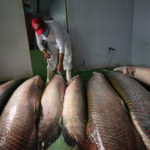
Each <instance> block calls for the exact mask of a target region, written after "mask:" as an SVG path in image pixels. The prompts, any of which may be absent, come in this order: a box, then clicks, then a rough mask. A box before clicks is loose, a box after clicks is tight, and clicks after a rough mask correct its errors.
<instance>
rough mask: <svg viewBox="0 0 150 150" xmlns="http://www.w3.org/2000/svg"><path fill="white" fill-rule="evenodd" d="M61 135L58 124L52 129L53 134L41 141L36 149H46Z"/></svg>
mask: <svg viewBox="0 0 150 150" xmlns="http://www.w3.org/2000/svg"><path fill="white" fill-rule="evenodd" d="M60 133H61V127H60V125H59V124H58V125H57V126H56V127H55V128H54V129H53V132H51V134H50V135H49V136H48V137H47V139H46V140H45V141H42V142H40V143H39V144H38V149H43V150H45V149H47V148H48V147H49V146H50V145H51V144H52V143H54V142H55V141H56V139H57V138H58V137H59V135H60Z"/></svg>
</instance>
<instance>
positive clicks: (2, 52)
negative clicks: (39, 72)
mask: <svg viewBox="0 0 150 150" xmlns="http://www.w3.org/2000/svg"><path fill="white" fill-rule="evenodd" d="M0 21H1V23H0V33H1V36H0V81H2V80H9V79H13V78H17V77H27V76H31V75H32V68H31V61H30V54H29V46H28V40H27V33H26V27H25V20H24V13H23V8H22V1H21V0H13V1H12V0H1V5H0Z"/></svg>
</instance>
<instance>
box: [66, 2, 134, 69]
mask: <svg viewBox="0 0 150 150" xmlns="http://www.w3.org/2000/svg"><path fill="white" fill-rule="evenodd" d="M133 8H134V1H133V0H71V1H70V0H68V12H69V28H70V34H71V39H72V44H73V56H74V66H75V68H78V69H79V68H82V69H83V68H96V67H107V66H113V65H125V64H129V63H130V60H131V47H132V31H133ZM109 46H111V47H113V48H115V49H116V50H115V51H114V52H112V51H111V52H109V51H108V47H109Z"/></svg>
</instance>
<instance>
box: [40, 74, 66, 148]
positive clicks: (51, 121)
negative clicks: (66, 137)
mask: <svg viewBox="0 0 150 150" xmlns="http://www.w3.org/2000/svg"><path fill="white" fill-rule="evenodd" d="M64 93H65V82H64V80H63V78H62V76H60V75H55V76H54V77H53V78H52V80H51V81H50V82H49V84H48V85H47V86H46V88H45V90H44V92H43V95H42V99H41V106H42V107H41V108H42V111H41V119H40V123H39V136H38V141H39V142H38V143H39V144H38V145H39V149H46V148H47V147H48V146H50V145H51V144H52V143H53V142H54V141H55V140H56V139H57V137H58V136H59V133H60V131H61V130H60V129H61V128H60V123H61V122H60V120H61V115H62V108H63V98H64Z"/></svg>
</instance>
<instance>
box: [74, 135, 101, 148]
mask: <svg viewBox="0 0 150 150" xmlns="http://www.w3.org/2000/svg"><path fill="white" fill-rule="evenodd" d="M77 147H78V150H98V148H97V146H96V145H95V144H93V143H91V142H90V141H89V140H88V139H87V138H85V139H83V140H79V141H78V143H77Z"/></svg>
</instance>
